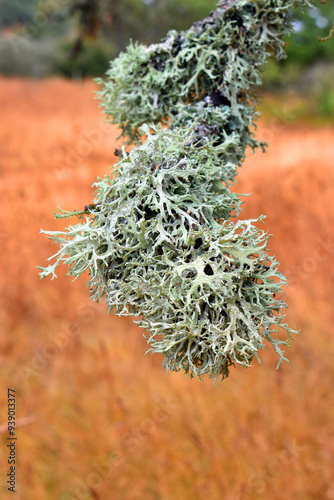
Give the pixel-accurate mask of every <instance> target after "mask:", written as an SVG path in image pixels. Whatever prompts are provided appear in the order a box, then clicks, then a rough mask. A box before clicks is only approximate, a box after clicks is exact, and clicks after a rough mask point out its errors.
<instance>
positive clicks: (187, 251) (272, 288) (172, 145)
mask: <svg viewBox="0 0 334 500" xmlns="http://www.w3.org/2000/svg"><path fill="white" fill-rule="evenodd" d="M305 3H306V2H304V1H292V0H291V1H284V2H283V1H280V0H268V1H264V0H263V1H260V0H258V1H256V2H255V1H253V2H252V1H246V0H222V1H220V2H219V4H218V8H217V10H216V11H214V12H213V13H212V14H211V15H210V16H209V17H208V18H207V19H206V20H203V21H201V22H198V23H195V25H194V26H193V27H192V28H190V30H188V31H187V32H184V33H177V32H170V33H169V34H168V35H167V38H166V39H165V41H163V42H162V43H161V44H156V45H152V46H150V47H144V46H140V45H131V46H130V47H129V49H128V52H127V53H125V54H121V55H120V56H119V58H117V59H116V60H115V61H113V63H112V66H111V69H110V71H109V73H108V79H107V81H106V82H105V84H104V89H103V91H102V92H101V96H102V98H103V102H104V106H105V108H106V113H107V115H108V116H109V118H110V119H111V121H112V122H113V123H118V124H120V126H121V128H122V133H123V134H124V135H125V136H127V137H128V139H129V141H130V142H133V141H134V142H136V143H137V146H135V147H133V149H132V150H131V151H130V152H129V153H126V151H125V149H124V148H123V149H122V153H119V155H120V156H122V158H121V160H120V161H119V162H118V164H117V166H116V170H114V172H112V174H111V175H110V176H107V177H105V178H104V179H100V180H99V181H98V182H97V183H96V186H97V192H96V198H95V200H94V203H93V204H91V205H89V206H86V207H85V208H84V209H83V210H82V211H76V212H67V213H66V212H65V213H61V214H60V215H59V217H67V216H68V217H70V216H72V215H77V216H78V217H79V218H80V217H81V218H82V219H83V220H82V221H81V222H79V223H78V224H77V225H75V226H71V227H69V228H68V229H67V230H65V231H59V232H45V233H46V234H48V235H49V237H50V238H51V239H53V240H54V241H55V242H56V243H58V244H60V250H59V251H58V252H57V253H56V254H55V255H54V256H53V257H51V259H54V264H51V265H50V266H49V267H47V268H45V269H44V270H43V271H42V273H41V276H42V277H44V276H47V275H50V274H51V275H52V276H53V277H54V276H55V270H56V267H57V266H58V265H59V263H60V262H62V261H63V262H64V263H65V264H67V265H68V266H69V274H71V275H73V276H74V277H75V278H77V277H78V276H79V275H81V274H82V273H83V272H84V271H86V270H88V272H89V276H90V279H89V282H88V286H89V287H90V290H91V295H92V298H94V299H95V300H100V299H101V298H102V297H103V298H104V300H105V301H106V303H107V305H108V308H109V311H110V312H113V313H115V314H118V315H133V316H136V317H139V320H138V324H139V325H140V326H141V327H142V328H143V329H144V335H145V337H146V338H147V340H148V342H149V343H150V346H151V348H150V350H151V351H152V352H159V353H162V354H163V355H164V365H165V366H166V368H167V370H172V371H178V370H180V369H182V370H184V371H185V372H186V373H188V374H189V375H190V376H194V375H197V376H198V377H199V378H202V377H203V376H204V375H205V374H209V376H211V377H213V378H214V379H216V378H219V377H221V378H225V377H227V376H228V373H229V367H230V365H231V364H233V363H238V364H241V365H244V366H249V365H250V363H251V361H252V359H253V358H254V356H255V357H258V356H257V353H258V350H259V349H262V348H263V346H264V343H265V341H268V342H269V343H271V344H272V346H273V347H274V349H275V351H276V352H277V354H278V356H279V363H278V364H280V362H281V361H282V360H283V359H285V358H284V351H282V350H281V348H280V346H281V345H286V344H287V343H288V341H285V340H279V339H277V338H276V337H274V334H275V333H277V332H278V330H279V329H284V330H285V331H286V332H287V334H288V335H289V336H290V337H291V334H292V333H295V332H293V331H292V330H290V329H289V327H288V326H287V325H286V324H284V323H283V322H282V318H283V317H282V316H281V313H280V311H281V309H282V308H283V307H284V306H285V304H284V302H282V301H281V300H280V299H278V298H277V294H279V293H280V292H281V290H282V286H283V285H284V284H285V283H286V279H285V278H284V276H282V274H281V273H280V272H279V271H278V269H277V267H278V263H277V261H276V260H275V258H274V257H269V256H268V255H267V254H266V248H267V240H268V235H267V234H265V233H263V232H262V231H260V230H259V229H257V228H256V226H255V225H254V222H255V221H253V220H248V221H239V222H233V221H232V220H231V218H233V217H234V216H235V215H238V214H239V211H240V204H241V202H240V198H239V196H238V195H236V194H234V193H232V192H231V190H230V187H231V185H232V184H233V183H234V181H235V176H236V174H237V170H238V167H239V166H240V165H241V163H242V161H243V159H244V156H245V149H246V147H247V145H248V146H250V147H251V148H253V149H255V148H256V147H258V146H262V147H263V144H262V143H261V142H259V141H257V140H256V139H255V138H254V137H253V135H252V133H251V127H252V125H253V124H254V119H255V117H256V112H255V98H254V96H253V95H252V92H251V91H250V86H251V85H254V84H259V83H260V81H261V80H260V73H259V67H260V66H261V65H262V64H263V63H264V62H265V60H266V59H267V57H268V55H269V54H270V53H273V54H275V55H276V56H279V57H281V56H282V54H283V42H282V36H283V34H285V33H286V31H287V29H288V23H287V17H286V15H287V12H288V9H289V8H290V7H291V6H292V5H295V4H299V5H304V4H305ZM160 122H161V123H162V124H165V125H168V128H162V127H161V126H160V125H158V124H159V123H160ZM139 139H143V143H142V144H141V143H140V142H139ZM116 171H117V174H116Z"/></svg>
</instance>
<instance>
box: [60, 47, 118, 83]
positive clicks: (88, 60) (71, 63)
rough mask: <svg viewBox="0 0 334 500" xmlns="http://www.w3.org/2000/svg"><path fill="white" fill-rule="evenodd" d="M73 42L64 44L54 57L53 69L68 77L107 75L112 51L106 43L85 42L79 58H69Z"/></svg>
mask: <svg viewBox="0 0 334 500" xmlns="http://www.w3.org/2000/svg"><path fill="white" fill-rule="evenodd" d="M72 45H73V42H69V41H67V42H64V43H62V44H61V45H60V47H59V48H58V50H57V52H56V54H55V55H54V57H53V61H52V63H53V69H54V71H55V72H56V73H60V74H62V75H64V76H67V77H72V76H73V75H80V76H82V77H87V76H95V75H101V74H102V73H105V72H106V70H107V68H108V66H109V61H110V58H111V56H112V51H111V49H110V47H109V46H108V45H106V44H105V43H102V42H99V41H95V40H85V41H84V43H83V46H82V50H81V51H80V53H79V54H78V56H77V57H69V54H70V53H71V47H72Z"/></svg>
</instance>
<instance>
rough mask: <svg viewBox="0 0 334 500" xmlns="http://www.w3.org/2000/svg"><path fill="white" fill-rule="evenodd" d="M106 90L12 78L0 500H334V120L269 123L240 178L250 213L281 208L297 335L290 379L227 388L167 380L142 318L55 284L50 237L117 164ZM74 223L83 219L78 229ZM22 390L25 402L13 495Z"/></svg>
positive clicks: (0, 104)
mask: <svg viewBox="0 0 334 500" xmlns="http://www.w3.org/2000/svg"><path fill="white" fill-rule="evenodd" d="M94 89H95V87H94V84H93V83H92V82H84V83H82V82H69V81H67V82H65V81H62V80H56V79H54V80H46V81H29V80H26V81H20V80H16V79H8V80H6V79H1V80H0V110H1V120H0V176H1V177H0V179H1V184H0V204H1V227H0V246H1V261H0V266H1V275H0V286H1V288H0V290H1V292H0V297H1V299H0V300H1V309H0V324H1V327H0V356H1V364H0V379H1V385H0V416H1V420H0V431H1V435H0V438H1V439H0V458H1V460H0V463H1V468H0V470H1V476H0V477H1V495H0V496H1V498H4V499H7V498H15V500H31V499H33V500H86V499H92V500H190V499H191V500H192V499H206V500H257V499H266V500H290V499H294V500H333V499H334V483H333V463H334V396H333V386H334V364H333V359H334V338H333V322H334V315H333V304H332V303H331V302H332V300H333V264H332V263H333V254H334V233H333V227H334V224H333V199H334V193H333V183H334V174H333V143H334V127H330V126H327V127H325V126H324V127H322V128H319V127H318V128H310V127H309V126H308V127H306V126H303V125H302V124H301V125H298V126H296V125H294V127H292V126H291V125H289V124H288V123H287V122H285V121H284V119H282V118H280V115H279V113H278V112H276V111H275V110H273V114H272V117H271V118H270V119H268V120H267V121H266V122H260V125H259V129H258V135H259V136H260V137H263V138H264V139H266V140H267V141H268V142H269V144H270V147H269V149H268V152H267V153H266V154H264V155H263V154H262V153H260V152H259V153H257V154H256V155H249V157H248V159H247V161H246V163H245V165H244V167H243V169H242V170H241V171H240V173H239V176H238V181H239V182H238V184H237V185H236V186H235V189H236V191H237V192H241V193H248V192H251V193H252V197H250V198H245V204H244V208H243V212H242V216H243V217H245V218H249V217H257V216H259V215H261V214H262V213H264V214H267V218H266V221H265V225H263V228H264V229H267V230H268V231H269V232H270V233H271V234H274V235H275V238H271V240H270V248H271V251H272V252H273V253H275V254H276V255H277V257H278V260H279V261H280V262H281V270H282V272H284V273H285V274H288V275H289V276H290V287H289V289H287V292H288V293H287V297H286V300H287V302H288V304H289V310H288V321H289V323H290V325H291V326H292V327H293V328H295V329H299V330H300V333H301V334H300V336H298V337H297V338H296V341H295V342H294V343H293V345H292V346H291V347H290V348H288V349H287V351H288V352H286V354H287V356H288V358H289V359H290V363H284V364H283V365H281V367H280V369H279V370H275V366H276V361H277V360H276V355H275V354H274V353H273V352H272V349H271V347H270V346H268V347H267V348H266V349H265V350H264V351H263V352H262V353H261V365H259V364H258V363H257V361H255V362H254V366H253V367H251V368H248V369H243V368H242V367H236V368H234V369H232V370H231V375H230V377H229V378H228V379H227V380H225V381H224V382H217V383H216V384H213V382H212V381H211V380H209V379H208V380H204V381H203V382H199V381H198V380H190V379H189V378H188V377H187V376H186V375H184V374H183V373H177V374H170V373H169V374H166V372H165V370H164V369H163V368H162V367H161V362H162V359H161V358H160V357H159V356H158V355H147V356H146V357H144V353H145V351H146V349H147V345H146V342H145V340H144V339H143V338H142V333H141V331H140V330H139V329H138V328H137V327H136V326H135V325H134V324H133V322H132V320H131V319H130V318H117V317H112V316H109V315H108V314H107V312H106V308H105V307H104V305H103V304H95V303H93V302H92V301H91V300H90V299H89V293H88V290H87V288H86V284H85V279H84V278H82V279H79V280H77V281H75V282H72V281H71V279H70V278H68V277H66V276H65V274H66V269H65V268H64V269H61V270H60V271H59V277H58V279H57V280H55V281H50V280H49V279H46V280H43V281H40V280H39V276H38V272H37V270H36V266H37V265H44V264H45V261H46V258H47V257H48V256H49V255H51V253H52V252H53V251H54V250H55V247H54V246H52V244H51V243H50V241H49V240H47V239H46V238H45V236H43V235H40V234H39V230H40V228H43V229H50V230H51V229H56V228H59V229H60V228H62V227H63V226H64V222H63V221H55V220H54V219H53V212H54V211H56V208H57V205H58V206H60V207H61V208H64V209H72V208H80V207H83V206H84V205H86V204H87V203H90V201H91V198H92V188H91V184H92V183H93V182H94V181H95V179H96V177H97V176H103V175H104V174H105V173H107V171H108V167H109V166H110V165H111V164H112V163H113V162H114V161H115V157H114V155H113V150H114V147H115V146H117V145H118V144H119V143H117V141H116V137H117V131H116V130H115V128H112V127H107V126H106V125H105V124H104V121H103V116H102V115H101V110H100V109H99V107H98V102H97V101H96V100H95V99H94V96H93V91H94ZM65 224H68V221H65ZM7 388H12V389H15V391H16V412H17V413H16V418H17V431H16V436H17V441H16V453H17V468H16V493H15V494H13V493H11V492H9V491H8V490H7V487H8V485H7V484H6V481H7V476H6V474H7V473H8V472H9V465H8V463H7V459H8V450H9V448H8V447H7V444H8V440H7V437H8V433H7V427H6V422H7Z"/></svg>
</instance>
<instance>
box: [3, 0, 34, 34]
mask: <svg viewBox="0 0 334 500" xmlns="http://www.w3.org/2000/svg"><path fill="white" fill-rule="evenodd" d="M37 3H38V0H2V1H1V5H0V28H5V27H9V26H12V25H13V24H20V23H27V22H30V21H31V19H32V17H33V14H34V10H35V8H36V6H37Z"/></svg>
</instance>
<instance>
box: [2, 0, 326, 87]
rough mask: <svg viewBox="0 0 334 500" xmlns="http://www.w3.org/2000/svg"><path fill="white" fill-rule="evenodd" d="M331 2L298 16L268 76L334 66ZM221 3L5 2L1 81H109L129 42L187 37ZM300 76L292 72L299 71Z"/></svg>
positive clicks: (285, 77)
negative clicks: (182, 33) (54, 77)
mask: <svg viewBox="0 0 334 500" xmlns="http://www.w3.org/2000/svg"><path fill="white" fill-rule="evenodd" d="M331 3H332V2H331V1H330V2H328V3H326V4H322V3H321V0H316V1H315V2H314V5H315V7H314V8H307V9H305V11H304V13H303V14H302V15H300V14H298V16H297V15H296V14H295V13H294V12H292V13H291V15H292V19H293V22H294V26H295V32H294V34H293V36H292V37H291V38H289V40H288V46H287V53H288V59H287V60H286V61H283V62H281V63H275V64H273V65H271V66H270V67H269V69H268V70H266V73H265V74H264V76H265V79H266V81H267V82H268V83H270V84H271V83H275V84H279V85H281V84H282V85H283V84H284V83H286V81H292V80H293V79H294V78H295V76H296V75H297V74H298V72H299V71H301V70H303V69H304V68H305V67H309V66H310V65H312V64H314V63H315V62H318V61H324V62H327V63H328V62H329V61H333V54H334V38H333V39H331V40H329V41H328V42H326V43H319V42H317V38H318V37H319V36H320V37H324V36H326V35H327V34H328V33H329V31H330V28H331V26H332V24H333V21H334V12H333V5H330V4H331ZM216 4H217V1H216V0H122V1H118V2H115V1H114V0H2V2H1V5H0V32H1V36H0V73H2V74H6V75H12V74H16V75H22V76H24V75H28V76H44V75H47V74H61V75H65V76H68V77H73V76H94V75H96V76H99V75H103V74H104V73H105V71H106V69H107V68H108V66H109V61H110V59H112V58H114V57H115V56H116V55H117V54H118V53H119V52H120V51H121V50H124V48H125V47H126V45H127V44H128V42H129V39H132V40H138V41H139V42H142V43H153V42H157V41H159V40H160V39H161V38H163V37H164V35H165V34H166V33H167V31H168V30H169V29H177V30H179V29H186V28H187V27H189V26H190V25H191V24H192V23H193V22H194V21H195V20H196V19H201V18H203V17H205V16H206V15H208V14H209V12H210V11H211V10H212V9H214V8H215V6H216ZM293 68H294V69H293Z"/></svg>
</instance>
